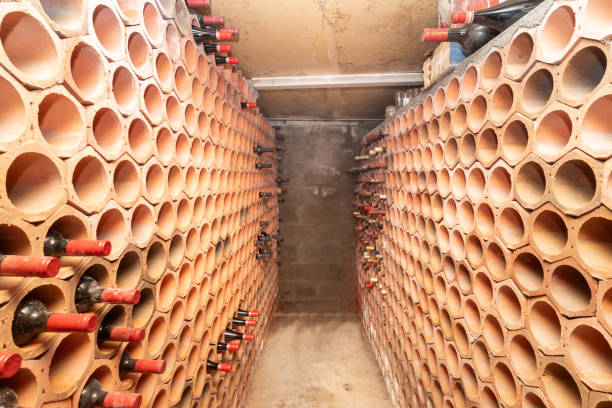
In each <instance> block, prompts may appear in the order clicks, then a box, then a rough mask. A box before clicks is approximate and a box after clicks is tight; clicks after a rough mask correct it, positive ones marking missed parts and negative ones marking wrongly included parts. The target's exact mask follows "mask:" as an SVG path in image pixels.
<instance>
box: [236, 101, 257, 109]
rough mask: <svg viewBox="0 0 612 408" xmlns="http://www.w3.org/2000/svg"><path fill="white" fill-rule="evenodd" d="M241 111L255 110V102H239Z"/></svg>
mask: <svg viewBox="0 0 612 408" xmlns="http://www.w3.org/2000/svg"><path fill="white" fill-rule="evenodd" d="M240 107H241V108H242V109H255V108H257V102H240Z"/></svg>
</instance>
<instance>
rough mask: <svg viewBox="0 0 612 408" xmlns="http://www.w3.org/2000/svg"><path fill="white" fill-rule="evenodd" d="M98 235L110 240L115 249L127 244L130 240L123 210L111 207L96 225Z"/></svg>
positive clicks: (99, 237)
mask: <svg viewBox="0 0 612 408" xmlns="http://www.w3.org/2000/svg"><path fill="white" fill-rule="evenodd" d="M96 237H97V239H101V240H107V241H110V242H111V245H112V246H113V250H115V248H118V249H121V248H123V247H124V246H125V243H126V242H127V240H128V228H127V225H126V221H125V218H123V214H122V213H121V211H119V210H117V209H115V208H111V209H109V210H107V211H105V212H104V213H103V214H102V216H101V217H100V219H99V221H98V226H97V227H96Z"/></svg>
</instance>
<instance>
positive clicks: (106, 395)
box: [0, 300, 259, 408]
mask: <svg viewBox="0 0 612 408" xmlns="http://www.w3.org/2000/svg"><path fill="white" fill-rule="evenodd" d="M36 302H39V303H40V304H36ZM40 305H42V303H41V302H40V301H36V300H30V301H29V304H28V307H29V311H30V312H32V311H35V310H38V313H36V314H31V313H30V314H28V315H27V316H26V315H24V314H23V313H22V314H21V316H19V317H16V318H17V319H19V320H20V322H19V324H28V323H29V324H30V325H31V326H32V327H33V328H36V327H38V326H40V322H42V321H44V320H46V322H47V324H48V323H49V317H52V316H50V315H52V314H48V313H46V312H45V311H44V305H42V306H43V309H42V310H40ZM22 312H23V310H22ZM258 316H259V313H258V312H257V311H247V310H242V309H238V311H237V315H236V317H234V318H232V321H231V327H232V328H227V329H226V330H225V331H224V332H223V334H222V336H221V338H220V339H219V340H218V341H217V342H216V344H211V346H213V347H214V348H215V349H216V351H217V352H218V353H223V352H225V351H237V350H239V348H240V343H239V342H240V341H254V340H255V335H254V334H250V333H241V332H238V331H235V330H232V329H233V328H236V327H241V326H246V327H252V326H255V325H256V324H257V320H255V319H257V317H258ZM24 319H26V320H24ZM64 329H66V328H64ZM71 329H78V330H77V331H84V330H80V329H82V327H72V328H71ZM117 329H118V328H109V329H108V330H105V329H104V328H101V330H100V332H105V333H106V334H111V337H112V332H113V331H114V330H117ZM138 330H140V329H138ZM142 337H144V331H142V336H134V337H131V338H122V339H120V340H117V339H114V338H113V339H112V340H113V341H141V340H142ZM98 341H100V337H98ZM21 363H22V359H21V355H20V354H19V353H16V352H11V351H1V352H0V379H7V378H11V377H12V376H14V375H15V374H16V373H17V372H18V371H19V369H20V368H21ZM165 369H166V362H165V361H164V360H144V359H134V358H132V357H131V356H130V355H129V353H128V352H127V351H125V352H124V353H123V354H122V356H121V359H120V361H119V371H120V373H123V374H126V373H143V374H144V373H152V374H163V373H164V371H165ZM206 371H207V372H215V371H219V372H230V371H232V365H231V364H227V363H223V362H215V361H211V360H207V361H206ZM141 402H142V396H141V395H140V394H137V393H128V392H111V391H105V390H103V389H102V385H101V384H100V382H99V381H98V380H96V379H93V378H92V379H90V380H89V381H88V382H87V384H86V385H85V387H84V388H83V390H82V392H81V394H80V397H79V401H78V406H79V407H80V408H86V407H112V408H138V407H140V404H141ZM0 407H3V408H18V398H17V394H16V392H15V390H13V389H11V388H10V387H8V386H5V385H0Z"/></svg>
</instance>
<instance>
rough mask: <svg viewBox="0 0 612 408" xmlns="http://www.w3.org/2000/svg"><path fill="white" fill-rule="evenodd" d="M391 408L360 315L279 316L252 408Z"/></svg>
mask: <svg viewBox="0 0 612 408" xmlns="http://www.w3.org/2000/svg"><path fill="white" fill-rule="evenodd" d="M307 407H308V408H390V407H391V400H390V398H389V395H388V394H387V390H386V388H385V384H384V382H383V379H382V376H381V374H380V371H379V369H378V365H377V364H376V361H375V359H374V355H373V354H372V351H371V349H370V345H369V344H368V343H367V340H366V338H365V334H364V333H363V330H362V328H361V322H360V321H359V317H358V315H357V314H347V313H279V314H277V315H275V317H274V320H273V322H272V327H271V330H270V333H269V335H268V338H267V340H266V344H265V346H264V350H263V353H262V356H261V358H260V360H259V362H258V365H257V368H256V370H255V374H254V377H253V382H252V384H251V387H250V389H249V393H248V396H247V402H246V408H307Z"/></svg>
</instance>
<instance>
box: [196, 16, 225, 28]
mask: <svg viewBox="0 0 612 408" xmlns="http://www.w3.org/2000/svg"><path fill="white" fill-rule="evenodd" d="M198 21H199V22H200V25H203V26H205V25H218V26H222V25H224V24H225V17H217V16H199V17H198Z"/></svg>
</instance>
